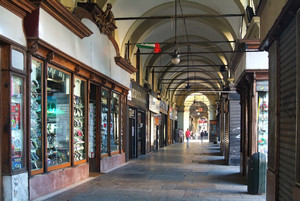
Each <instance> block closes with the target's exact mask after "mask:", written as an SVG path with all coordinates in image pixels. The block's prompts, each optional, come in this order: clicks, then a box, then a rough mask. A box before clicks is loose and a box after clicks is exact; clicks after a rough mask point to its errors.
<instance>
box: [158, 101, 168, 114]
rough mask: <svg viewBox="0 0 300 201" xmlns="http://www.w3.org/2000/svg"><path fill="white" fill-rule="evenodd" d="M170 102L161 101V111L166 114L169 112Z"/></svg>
mask: <svg viewBox="0 0 300 201" xmlns="http://www.w3.org/2000/svg"><path fill="white" fill-rule="evenodd" d="M168 107H169V105H168V103H167V102H166V101H163V100H161V101H160V112H161V113H164V114H168Z"/></svg>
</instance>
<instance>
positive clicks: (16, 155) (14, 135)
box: [10, 76, 25, 171]
mask: <svg viewBox="0 0 300 201" xmlns="http://www.w3.org/2000/svg"><path fill="white" fill-rule="evenodd" d="M23 108H24V80H23V79H22V78H20V77H18V76H12V77H11V112H10V118H11V154H12V156H11V160H12V170H13V171H14V170H18V169H22V168H24V162H25V160H24V139H23V137H24V118H23V117H24V111H23Z"/></svg>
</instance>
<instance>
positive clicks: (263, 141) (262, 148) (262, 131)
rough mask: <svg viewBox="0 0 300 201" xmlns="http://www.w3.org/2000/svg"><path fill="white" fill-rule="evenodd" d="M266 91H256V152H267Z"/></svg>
mask: <svg viewBox="0 0 300 201" xmlns="http://www.w3.org/2000/svg"><path fill="white" fill-rule="evenodd" d="M268 103H269V96H268V92H265V91H258V107H257V124H258V126H257V134H258V146H257V148H258V152H261V153H265V154H268V125H269V124H268V122H269V121H268Z"/></svg>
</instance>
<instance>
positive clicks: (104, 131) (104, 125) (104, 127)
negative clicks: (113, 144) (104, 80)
mask: <svg viewBox="0 0 300 201" xmlns="http://www.w3.org/2000/svg"><path fill="white" fill-rule="evenodd" d="M108 93H109V92H108V90H106V89H103V91H102V96H101V102H102V104H101V108H102V109H101V120H102V122H101V154H102V155H105V154H108V147H107V141H108V126H109V124H108V98H109V97H108Z"/></svg>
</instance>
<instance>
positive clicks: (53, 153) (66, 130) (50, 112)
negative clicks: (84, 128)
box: [46, 67, 71, 170]
mask: <svg viewBox="0 0 300 201" xmlns="http://www.w3.org/2000/svg"><path fill="white" fill-rule="evenodd" d="M47 74H48V75H47V124H46V128H47V165H48V167H49V168H48V169H49V170H53V169H56V168H59V167H53V166H57V165H62V164H64V166H67V165H70V164H69V163H70V141H71V140H70V74H67V73H65V72H63V71H61V70H58V69H56V68H54V67H48V73H47ZM50 167H53V168H50Z"/></svg>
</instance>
